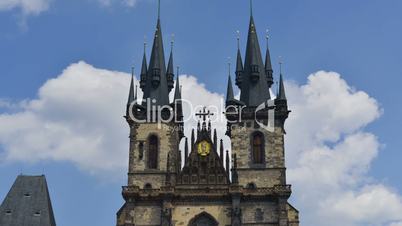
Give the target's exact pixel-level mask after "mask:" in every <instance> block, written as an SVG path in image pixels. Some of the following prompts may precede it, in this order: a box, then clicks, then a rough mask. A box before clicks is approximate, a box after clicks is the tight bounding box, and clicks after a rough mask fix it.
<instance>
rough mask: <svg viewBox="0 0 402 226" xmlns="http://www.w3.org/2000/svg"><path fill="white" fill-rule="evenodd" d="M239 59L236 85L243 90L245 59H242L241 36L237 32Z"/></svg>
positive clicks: (237, 61)
mask: <svg viewBox="0 0 402 226" xmlns="http://www.w3.org/2000/svg"><path fill="white" fill-rule="evenodd" d="M237 34H238V36H237V59H236V85H237V86H238V87H239V88H241V84H242V74H243V71H244V67H243V59H242V57H241V52H240V35H239V31H237Z"/></svg>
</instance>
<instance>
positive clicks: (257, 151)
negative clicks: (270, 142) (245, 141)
mask: <svg viewBox="0 0 402 226" xmlns="http://www.w3.org/2000/svg"><path fill="white" fill-rule="evenodd" d="M251 139H252V140H251V145H252V149H253V150H252V152H253V163H255V164H262V163H264V159H265V151H264V135H263V134H262V133H260V132H256V133H254V134H253V136H252V137H251Z"/></svg>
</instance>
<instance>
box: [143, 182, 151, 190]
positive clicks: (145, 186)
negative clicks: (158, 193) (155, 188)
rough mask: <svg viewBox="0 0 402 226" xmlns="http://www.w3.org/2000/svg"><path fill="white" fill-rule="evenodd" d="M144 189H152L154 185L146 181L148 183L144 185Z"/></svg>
mask: <svg viewBox="0 0 402 226" xmlns="http://www.w3.org/2000/svg"><path fill="white" fill-rule="evenodd" d="M144 189H146V190H150V189H152V185H151V184H150V183H146V184H145V185H144Z"/></svg>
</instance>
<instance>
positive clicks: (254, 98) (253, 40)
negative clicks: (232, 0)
mask: <svg viewBox="0 0 402 226" xmlns="http://www.w3.org/2000/svg"><path fill="white" fill-rule="evenodd" d="M268 99H270V95H269V87H268V85H267V78H266V75H265V71H264V63H263V60H262V55H261V49H260V44H259V42H258V37H257V30H256V26H255V23H254V18H253V15H250V25H249V31H248V38H247V50H246V60H245V63H244V74H243V76H242V85H241V95H240V100H241V101H242V102H244V103H245V104H246V105H247V106H254V107H255V106H258V105H260V104H261V103H263V102H265V101H267V100H268Z"/></svg>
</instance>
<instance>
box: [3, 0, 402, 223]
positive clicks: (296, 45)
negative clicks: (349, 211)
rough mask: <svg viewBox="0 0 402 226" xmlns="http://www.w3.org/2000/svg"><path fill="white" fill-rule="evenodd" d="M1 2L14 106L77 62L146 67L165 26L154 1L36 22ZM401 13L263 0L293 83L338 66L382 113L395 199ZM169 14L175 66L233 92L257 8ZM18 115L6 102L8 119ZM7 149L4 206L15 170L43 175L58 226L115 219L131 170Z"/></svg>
mask: <svg viewBox="0 0 402 226" xmlns="http://www.w3.org/2000/svg"><path fill="white" fill-rule="evenodd" d="M2 1H4V0H0V71H1V72H0V74H1V79H0V100H5V101H7V102H13V103H17V102H19V101H23V100H30V99H35V98H38V90H39V88H40V87H42V86H43V84H45V82H46V81H47V80H49V79H52V78H56V77H57V76H58V75H60V74H61V73H62V72H63V70H64V69H66V68H67V67H68V66H69V65H71V64H73V63H77V62H78V61H80V60H83V61H85V62H86V63H88V64H90V65H92V66H94V67H96V68H102V69H107V70H110V71H121V72H129V71H130V67H131V65H132V64H134V65H136V66H137V67H139V65H140V62H141V57H142V54H143V51H142V49H143V42H144V35H146V36H147V38H146V40H147V42H148V43H150V42H151V41H152V40H151V37H152V35H153V31H154V29H155V23H156V14H157V13H156V9H157V4H156V1H151V0H138V1H137V2H136V4H135V5H134V6H127V5H126V4H125V3H123V1H117V0H115V1H111V2H110V4H108V5H105V4H102V3H100V2H99V1H97V0H84V1H82V0H70V1H66V0H52V1H50V4H49V8H48V9H44V10H43V11H42V12H40V13H38V14H36V15H32V14H29V13H24V12H23V10H21V8H19V7H18V6H15V7H14V8H12V7H9V8H7V7H4V8H1V6H2V4H1V2H2ZM11 2H12V1H11ZM401 10H402V2H401V1H398V0H386V1H380V0H370V1H346V0H340V1H322V0H303V1H301V0H285V1H266V0H265V1H263V0H255V1H254V16H255V21H256V26H257V30H258V31H259V34H260V43H261V45H263V46H265V39H264V34H265V32H264V31H265V30H266V29H269V30H270V37H271V38H270V43H269V45H270V50H271V55H272V59H273V61H274V62H273V63H274V66H275V71H278V67H277V61H278V60H277V59H278V57H279V56H282V58H283V61H284V62H285V64H284V75H285V77H286V79H287V80H292V81H294V82H296V83H297V84H304V83H306V79H307V76H308V75H309V74H311V73H315V72H317V71H320V70H325V71H335V72H337V73H339V74H341V75H342V78H343V79H344V80H345V81H346V82H347V83H348V85H350V86H351V87H355V89H356V90H362V91H364V92H365V93H367V94H368V95H369V96H370V97H372V98H374V99H376V100H377V102H378V105H379V107H380V108H381V109H382V110H383V113H382V115H381V117H380V118H378V119H377V120H375V121H373V122H372V123H369V125H368V126H367V127H366V128H365V131H367V132H370V133H372V134H375V136H377V137H378V140H379V142H380V143H381V145H382V146H381V152H380V154H379V155H378V156H377V157H376V158H375V159H374V161H373V162H372V164H371V165H370V169H369V172H368V176H369V178H370V179H372V180H376V181H380V182H381V183H383V184H385V185H387V186H390V187H392V188H393V189H394V190H395V191H396V193H401V192H402V175H401V174H400V173H398V171H399V170H400V159H402V153H401V152H400V147H401V146H402V140H401V139H400V134H401V133H400V130H399V128H401V126H402V120H401V119H400V115H402V104H401V101H400V100H399V99H400V98H401V97H402V96H401V93H400V84H401V83H402V76H401V75H402V66H401V63H400V60H401V59H402V45H401V44H400V40H402V30H401V29H400V28H401V27H402V14H401V13H400V12H401ZM161 14H162V30H163V34H164V41H165V49H166V53H168V49H169V41H170V34H173V33H174V35H175V47H174V54H175V63H176V64H178V65H180V66H181V71H182V73H184V74H190V75H195V76H196V77H197V79H198V82H200V83H204V84H205V86H206V87H207V88H208V90H210V91H211V92H217V93H225V89H226V80H227V76H226V74H227V66H226V64H227V58H228V57H232V59H233V58H234V57H235V53H236V30H240V33H241V43H242V49H243V50H244V46H245V38H246V32H247V26H248V22H249V8H248V2H247V1H233V0H220V1H196V0H186V1H185V0H162V13H161ZM147 54H148V56H149V48H148V53H147ZM137 71H138V69H137ZM276 78H277V77H276ZM124 101H125V100H124ZM290 108H292V106H290ZM122 109H123V108H122ZM15 111H18V110H15V109H9V108H5V107H2V106H1V105H0V114H6V113H9V114H12V113H15ZM123 113H124V109H123V110H122V111H121V114H120V115H114V116H113V117H115V118H116V119H121V120H123V118H121V115H122V114H123ZM361 114H363V115H364V112H361ZM0 126H2V125H0ZM21 139H23V138H21ZM3 145H4V144H2V143H1V140H0V200H2V199H3V197H4V196H5V195H6V193H7V191H8V189H9V187H10V186H11V184H12V182H13V181H14V179H15V177H16V176H17V175H18V174H20V173H24V174H42V173H45V174H46V176H47V180H48V183H49V186H50V191H51V193H52V194H51V195H52V199H53V205H54V209H55V213H56V218H57V219H56V220H57V222H58V225H61V226H63V225H75V226H81V225H88V224H91V225H97V226H103V225H105V226H106V225H114V224H115V213H116V211H117V210H118V209H119V208H120V206H121V204H122V199H121V197H120V192H121V187H120V186H122V185H124V184H125V182H126V181H125V177H124V175H116V176H115V178H114V179H110V180H109V179H108V178H109V176H108V177H102V176H99V174H97V173H94V172H88V171H87V170H86V169H85V167H84V168H82V167H79V166H78V167H77V165H76V164H73V163H71V162H69V161H55V160H51V159H46V158H45V159H42V160H41V161H35V162H29V161H10V162H8V161H2V159H1V156H2V152H6V150H4V149H5V147H4V146H3ZM111 151H113V150H111ZM295 189H297V188H295Z"/></svg>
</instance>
